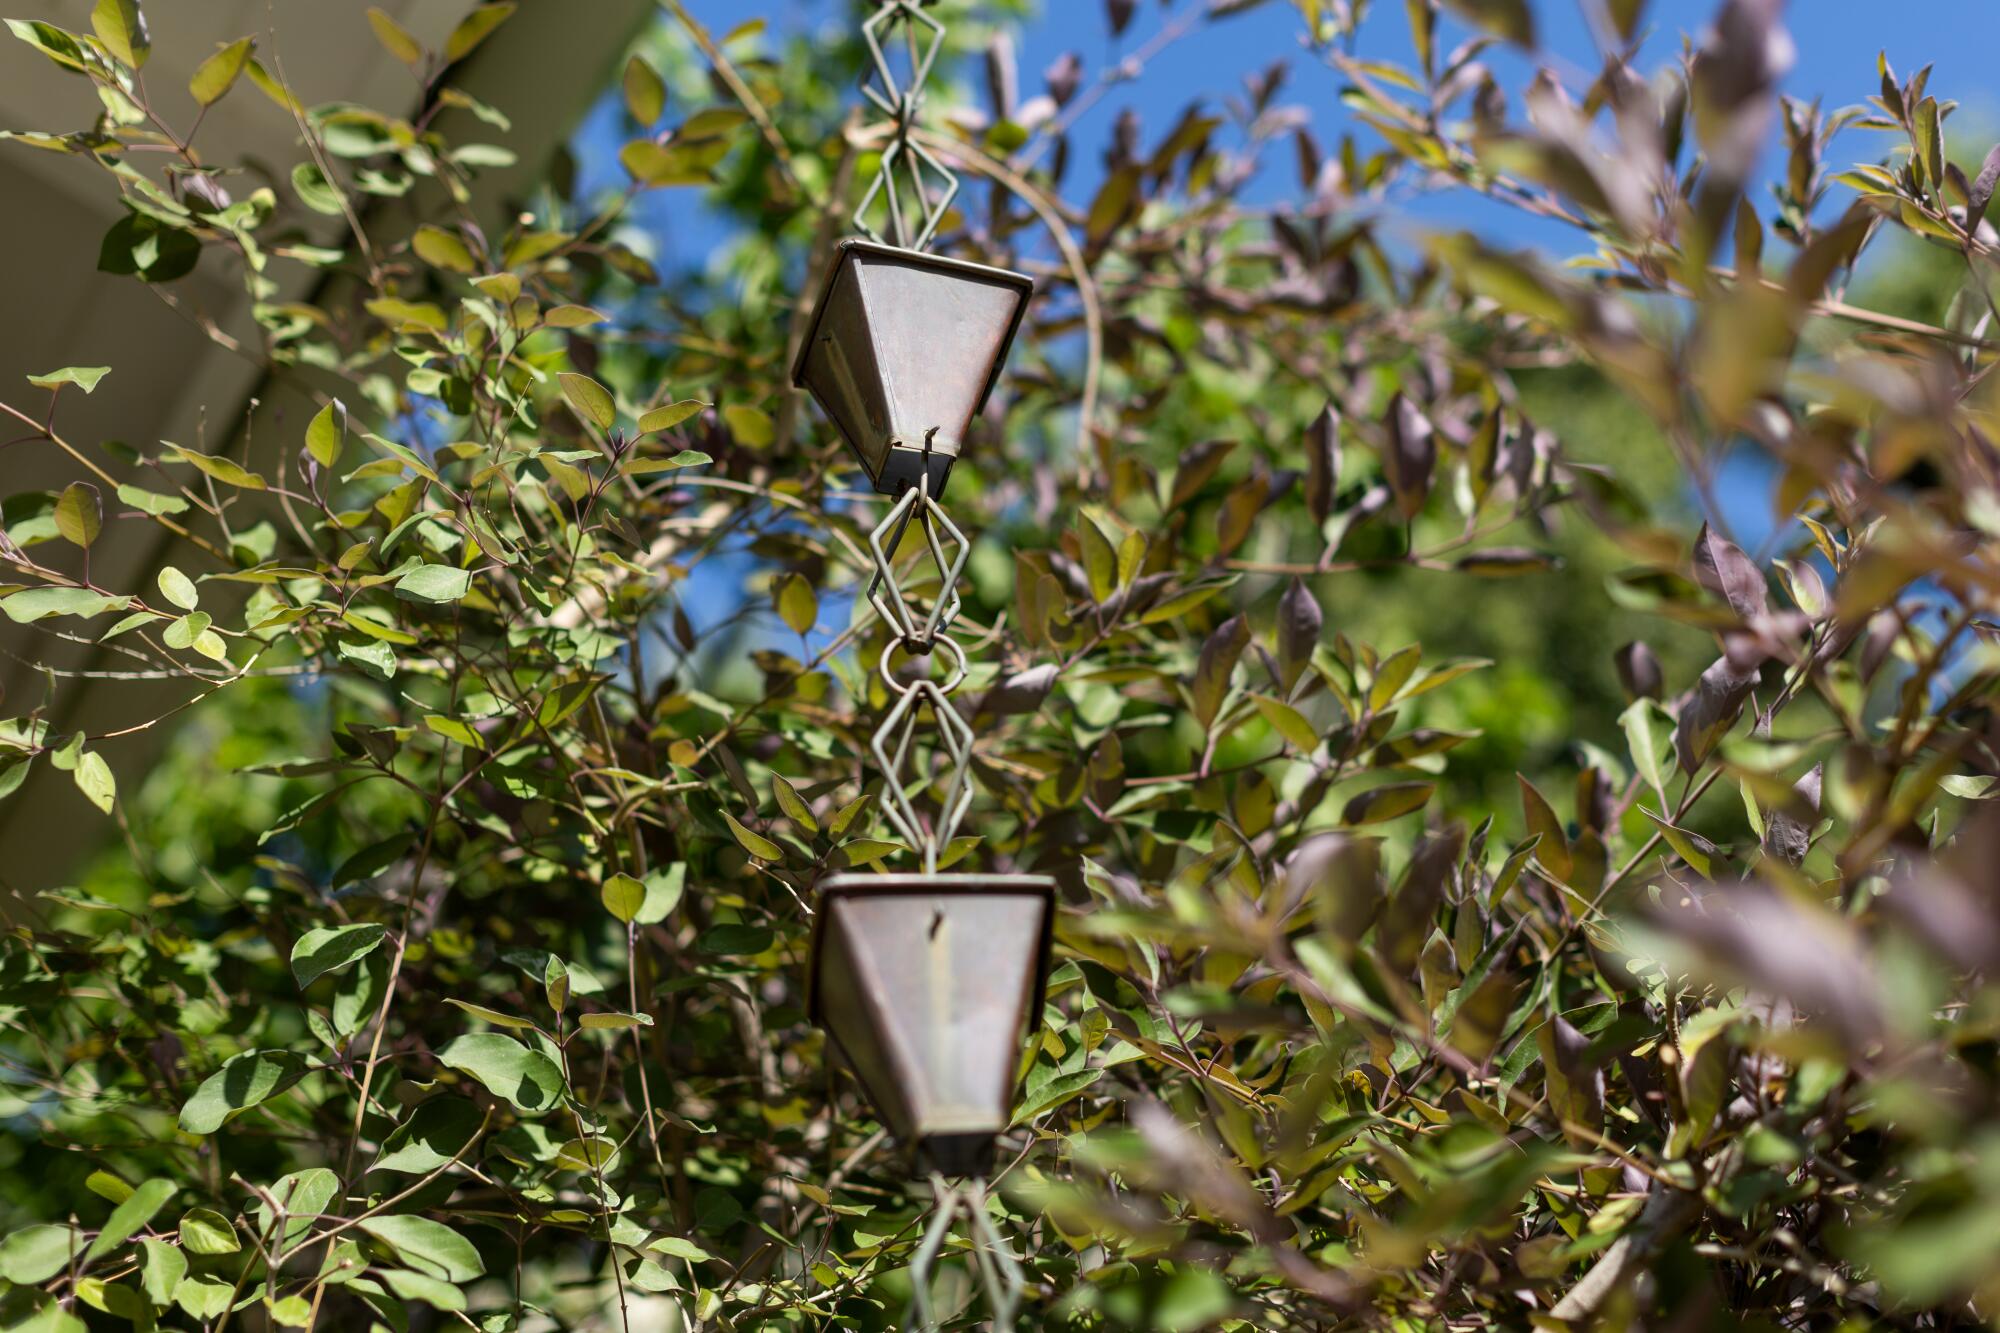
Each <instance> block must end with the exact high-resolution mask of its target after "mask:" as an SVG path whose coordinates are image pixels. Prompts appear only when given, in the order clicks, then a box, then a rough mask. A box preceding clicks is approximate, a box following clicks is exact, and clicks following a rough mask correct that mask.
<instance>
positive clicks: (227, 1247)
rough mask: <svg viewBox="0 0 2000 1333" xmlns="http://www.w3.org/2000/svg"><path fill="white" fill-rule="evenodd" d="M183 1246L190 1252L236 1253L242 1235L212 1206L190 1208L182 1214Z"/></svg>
mask: <svg viewBox="0 0 2000 1333" xmlns="http://www.w3.org/2000/svg"><path fill="white" fill-rule="evenodd" d="M180 1234H181V1248H182V1249H184V1250H186V1251H187V1252H188V1253H189V1254H234V1253H236V1252H237V1251H238V1250H240V1249H242V1248H243V1240H242V1237H240V1236H238V1235H237V1234H236V1228H235V1227H233V1226H231V1225H230V1224H229V1219H228V1218H226V1217H224V1216H223V1215H222V1214H221V1213H218V1212H216V1211H215V1210H214V1209H212V1208H190V1209H188V1210H187V1211H186V1212H185V1213H183V1214H181V1227H180Z"/></svg>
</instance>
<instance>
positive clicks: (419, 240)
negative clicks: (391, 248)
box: [410, 222, 478, 273]
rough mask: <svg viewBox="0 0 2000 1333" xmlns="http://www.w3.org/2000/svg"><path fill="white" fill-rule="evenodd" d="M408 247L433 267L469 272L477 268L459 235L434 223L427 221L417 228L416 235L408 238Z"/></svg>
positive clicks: (470, 252) (468, 248) (469, 249)
mask: <svg viewBox="0 0 2000 1333" xmlns="http://www.w3.org/2000/svg"><path fill="white" fill-rule="evenodd" d="M410 248H411V249H413V250H415V251H416V252H417V256H418V258H420V259H422V260H423V261H424V262H425V263H426V264H429V265H431V266H432V267H433V268H441V269H445V270H447V271H449V272H452V273H471V272H473V271H474V270H476V269H477V268H478V264H477V263H475V262H474V260H473V258H472V249H471V247H469V246H467V245H466V243H465V241H464V240H463V239H462V238H460V237H459V236H457V235H455V234H454V233H452V232H448V231H446V230H445V229H444V228H443V227H440V226H437V225H436V224H434V223H428V222H427V223H425V224H424V225H423V226H421V227H419V228H417V231H416V235H414V236H412V237H411V238H410Z"/></svg>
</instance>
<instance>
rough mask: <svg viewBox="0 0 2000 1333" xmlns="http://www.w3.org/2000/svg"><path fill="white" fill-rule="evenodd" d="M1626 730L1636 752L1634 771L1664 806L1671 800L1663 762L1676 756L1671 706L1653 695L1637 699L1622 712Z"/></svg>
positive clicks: (1631, 749) (1629, 746)
mask: <svg viewBox="0 0 2000 1333" xmlns="http://www.w3.org/2000/svg"><path fill="white" fill-rule="evenodd" d="M1618 725H1619V726H1620V727H1623V728H1624V730H1625V746H1626V749H1627V751H1628V752H1629V753H1630V754H1631V756H1632V768H1633V771H1634V772H1636V773H1638V775H1639V776H1640V777H1641V778H1643V779H1644V780H1645V783H1646V785H1647V786H1648V787H1651V788H1652V789H1653V792H1654V794H1655V795H1656V796H1658V797H1659V798H1660V804H1661V805H1662V806H1664V805H1665V804H1666V800H1667V788H1666V778H1667V771H1666V770H1664V769H1662V768H1661V767H1660V765H1661V764H1662V763H1663V762H1666V763H1671V762H1672V759H1673V744H1674V720H1673V718H1671V717H1669V716H1668V715H1667V710H1666V709H1664V708H1662V707H1660V705H1659V704H1657V703H1655V702H1654V701H1653V700H1651V699H1635V700H1633V701H1632V706H1631V707H1630V708H1627V709H1626V710H1625V711H1624V712H1623V713H1621V714H1619V715H1618Z"/></svg>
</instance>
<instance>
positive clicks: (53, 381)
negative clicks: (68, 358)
mask: <svg viewBox="0 0 2000 1333" xmlns="http://www.w3.org/2000/svg"><path fill="white" fill-rule="evenodd" d="M110 373H111V367H110V366H64V367H63V368H62V369H61V370H51V371H50V372H49V373H48V374H46V375H30V376H28V383H30V384H32V385H34V386H35V387H36V388H37V389H59V388H61V387H62V386H63V385H65V384H74V385H75V386H76V387H77V388H79V389H82V390H83V391H84V392H85V393H90V392H91V391H92V390H94V389H96V388H97V382H98V381H99V380H101V379H103V378H104V377H105V376H106V375H109V374H110Z"/></svg>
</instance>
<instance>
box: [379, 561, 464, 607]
mask: <svg viewBox="0 0 2000 1333" xmlns="http://www.w3.org/2000/svg"><path fill="white" fill-rule="evenodd" d="M470 591H472V571H471V570H469V569H454V568H452V567H451V566H450V565H418V566H417V567H416V568H415V569H413V570H411V571H410V572H409V573H407V574H405V575H403V577H402V578H400V579H397V580H396V596H398V597H400V598H402V599H403V600H404V601H406V602H422V603H424V604H425V605H427V606H443V605H445V604H446V603H449V602H456V601H458V600H459V599H460V598H462V597H464V596H465V595H466V594H467V593H468V592H470Z"/></svg>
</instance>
